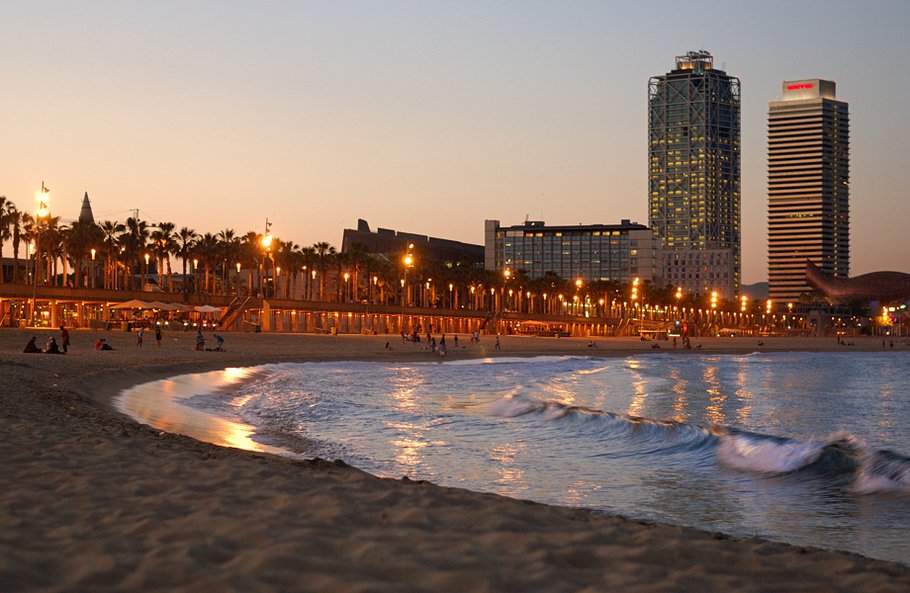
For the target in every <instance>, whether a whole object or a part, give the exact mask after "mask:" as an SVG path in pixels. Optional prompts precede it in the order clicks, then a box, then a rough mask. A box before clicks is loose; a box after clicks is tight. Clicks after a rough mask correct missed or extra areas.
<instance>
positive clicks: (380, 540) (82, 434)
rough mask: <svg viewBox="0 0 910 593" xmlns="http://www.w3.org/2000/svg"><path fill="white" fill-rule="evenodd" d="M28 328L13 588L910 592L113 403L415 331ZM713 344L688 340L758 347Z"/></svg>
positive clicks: (516, 342)
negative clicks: (210, 432)
mask: <svg viewBox="0 0 910 593" xmlns="http://www.w3.org/2000/svg"><path fill="white" fill-rule="evenodd" d="M30 333H36V332H28V331H21V330H10V331H6V330H4V331H0V370H2V373H3V377H4V383H6V384H7V386H8V389H5V390H4V394H3V395H2V396H0V406H2V407H0V412H2V414H0V428H2V430H0V435H2V439H0V441H2V442H3V443H4V444H3V445H0V453H2V455H0V460H2V461H0V470H2V472H3V473H2V474H0V475H6V476H7V477H8V479H9V484H10V486H9V487H8V488H6V489H4V490H5V492H3V493H2V495H0V509H2V510H0V512H2V513H3V515H4V521H2V522H0V523H2V526H0V551H2V552H3V554H0V557H2V558H3V559H2V560H0V576H2V577H3V581H4V582H6V583H11V584H12V585H11V588H10V589H8V590H12V591H28V590H36V589H41V590H47V591H65V590H74V589H83V590H87V589H90V590H97V591H156V590H160V591H184V590H186V591H190V590H198V589H199V588H200V587H208V588H213V587H215V588H217V587H219V586H220V587H229V586H237V583H243V584H244V585H243V588H244V589H246V590H249V591H275V590H284V591H296V590H301V591H303V590H336V591H348V590H351V591H354V590H363V589H364V588H368V589H370V590H377V591H382V590H388V591H393V590H401V589H402V588H404V589H408V590H414V591H430V590H434V591H439V590H452V591H454V590H488V591H500V590H515V589H516V588H518V589H523V590H535V591H575V590H582V589H584V588H586V587H587V588H590V589H591V590H602V589H607V588H612V587H620V588H632V587H634V588H636V590H641V591H686V590H691V589H692V588H693V587H697V588H700V589H702V590H725V591H767V590H786V591H800V590H831V591H859V590H864V591H895V592H896V591H906V590H910V567H907V566H904V565H901V564H895V563H889V562H884V561H878V560H872V559H868V558H864V557H861V556H857V555H854V554H848V553H842V552H829V551H824V550H817V549H806V548H797V547H793V546H789V545H787V544H780V543H773V542H767V541H761V540H752V539H749V540H735V539H732V538H727V537H726V536H722V535H719V534H711V533H707V532H701V531H698V530H694V529H688V528H682V527H676V526H671V525H656V524H650V523H642V522H638V521H632V520H628V519H624V518H622V517H612V516H604V515H600V514H597V513H593V512H589V511H584V510H579V509H571V508H563V507H551V506H546V505H541V504H537V503H530V502H527V501H521V500H514V499H509V498H505V497H500V496H497V495H493V494H481V493H476V492H470V491H466V490H459V489H455V488H447V487H440V486H436V485H433V484H429V483H424V482H416V481H412V480H407V479H401V480H389V479H382V478H378V477H375V476H372V475H369V474H366V473H365V472H362V471H360V470H357V469H355V468H351V467H348V466H345V465H344V464H339V463H333V462H328V461H323V460H312V461H301V460H294V459H289V458H283V457H278V456H274V455H269V454H263V453H251V452H246V451H242V450H238V449H229V448H223V447H217V446H215V445H209V444H206V443H203V442H200V441H196V440H194V439H190V438H189V437H183V436H180V435H175V434H170V433H167V432H166V431H161V430H160V429H153V428H152V427H149V426H145V425H139V424H137V423H135V422H133V421H132V420H130V419H127V418H125V417H123V416H122V415H120V414H119V413H117V412H116V411H114V410H113V407H112V406H111V398H112V397H113V396H115V395H116V394H117V393H119V392H120V390H121V389H124V388H127V387H131V386H134V385H136V384H138V383H142V382H147V381H154V380H158V379H163V378H167V377H171V376H174V375H179V374H185V373H195V372H204V371H209V370H217V369H220V368H224V367H228V366H255V365H258V364H267V363H274V362H306V361H319V360H339V359H350V358H356V359H358V360H371V359H376V360H385V361H388V360H405V359H407V360H431V359H430V358H429V357H430V356H431V355H429V353H425V352H422V351H421V350H414V349H410V350H409V349H408V348H409V347H410V346H411V345H410V344H405V345H403V344H401V343H400V342H392V344H393V348H394V350H392V351H391V352H388V351H385V350H384V348H383V345H384V343H385V340H386V338H385V337H379V338H380V339H378V340H377V339H375V338H376V337H369V336H332V337H327V336H285V335H282V336H269V335H263V334H257V335H253V334H247V335H234V334H231V335H228V336H227V337H228V350H229V351H228V352H226V353H212V352H192V346H191V341H192V335H187V334H179V335H172V336H168V338H169V341H168V343H166V344H165V345H164V346H163V347H162V348H161V350H160V351H159V350H156V349H154V348H149V347H148V346H146V347H145V349H144V350H139V349H137V348H135V346H134V344H133V342H132V336H131V335H130V334H123V335H122V336H120V335H117V336H111V334H110V333H109V332H98V334H99V335H105V336H106V337H108V338H109V341H112V342H114V346H115V348H117V350H115V351H114V352H108V353H101V352H95V351H92V350H90V344H91V343H93V342H94V335H93V333H92V332H88V331H86V332H82V331H79V332H73V333H74V344H75V345H77V348H76V349H74V351H72V352H71V353H70V354H69V355H67V356H59V357H57V356H50V355H48V356H43V355H42V356H35V355H25V354H21V353H20V351H21V346H22V344H24V342H25V341H26V340H27V339H28V336H29V335H30ZM112 338H113V339H112ZM523 340H525V341H523ZM527 340H534V338H530V339H527V338H514V339H512V338H510V337H503V340H502V341H503V352H502V355H503V356H516V355H524V356H535V355H540V354H570V355H583V356H589V355H592V354H595V355H598V356H627V355H630V354H644V353H647V352H649V350H645V347H646V345H639V344H636V343H635V342H632V341H626V342H616V343H611V344H605V343H604V342H605V341H600V342H599V343H600V344H601V349H599V351H598V352H596V353H592V352H591V351H589V350H588V349H587V348H585V342H584V341H581V340H578V341H572V340H561V341H559V342H555V341H549V342H546V341H543V342H542V341H540V340H539V339H538V341H536V342H534V341H527ZM488 341H489V342H490V345H492V340H488ZM147 342H148V341H147ZM723 342H725V343H723V344H719V345H718V346H717V348H716V349H715V348H710V349H709V347H708V346H707V345H706V347H705V348H704V349H703V350H701V351H699V352H698V353H699V354H708V353H712V352H726V353H740V354H745V353H748V352H751V351H754V350H755V348H754V344H753V343H752V341H751V340H750V341H749V343H748V344H746V343H745V342H743V343H741V344H739V345H738V346H739V349H738V350H737V349H735V348H732V346H733V345H732V344H731V343H730V342H729V341H728V339H723ZM766 343H767V342H766ZM721 346H723V348H721ZM782 346H784V347H783V348H781V349H786V350H790V349H798V348H794V347H790V346H789V345H788V344H782ZM874 346H875V344H869V345H868V348H867V349H868V350H870V351H874V350H879V349H878V348H875V347H874ZM766 349H769V350H770V348H766ZM811 349H819V350H821V349H825V350H835V349H836V348H833V347H829V346H825V345H823V344H818V345H817V348H811ZM450 352H451V351H450ZM663 352H664V353H666V352H667V351H666V350H664V351H663ZM490 354H491V353H489V352H486V351H483V350H481V349H478V350H477V351H475V352H464V353H461V352H457V353H455V354H453V356H452V357H456V358H457V357H459V356H463V357H467V356H472V357H476V356H487V355H490ZM108 355H113V356H108ZM112 517H113V519H111V518H112ZM88 533H92V534H93V535H92V537H91V538H88V535H87V534H88ZM87 538H88V541H90V542H91V543H90V544H89V545H86V544H87Z"/></svg>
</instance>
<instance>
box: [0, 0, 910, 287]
mask: <svg viewBox="0 0 910 593" xmlns="http://www.w3.org/2000/svg"><path fill="white" fill-rule="evenodd" d="M908 25H910V2H898V1H894V2H874V1H873V2H863V3H860V2H839V1H825V2H815V1H800V2H793V1H789V2H786V1H781V2H778V1H773V2H754V1H752V2H746V1H742V2H739V1H735V2H723V3H719V2H699V1H689V2H647V1H643V2H635V3H629V2H607V1H600V2H596V1H590V2H572V1H561V2H555V1H553V2H533V1H501V2H473V1H457V2H455V1H452V2H433V1H426V0H421V1H411V2H396V1H386V2H379V1H376V2H356V1H351V2H338V1H332V2H330V1H326V2H305V1H299V2H240V1H218V2H215V1H212V2H170V1H158V2H143V3H133V2H117V1H109V2H97V1H86V2H44V1H29V2H24V1H23V2H5V3H4V6H3V10H2V13H0V51H2V54H3V56H4V58H3V66H2V92H0V132H2V142H0V195H5V196H6V197H7V198H9V199H10V200H12V201H13V202H15V203H16V205H17V206H19V208H20V209H23V210H29V211H34V199H35V194H36V191H37V190H38V189H39V188H40V186H41V182H42V181H44V182H46V184H47V186H48V187H49V188H50V190H51V194H50V198H51V209H52V213H53V214H54V215H57V216H62V217H63V218H64V219H73V218H75V217H76V216H77V215H78V212H79V206H80V204H81V199H82V195H83V193H84V192H86V191H88V193H89V196H90V198H91V201H92V206H93V208H94V212H95V217H96V220H103V219H112V220H120V221H123V220H125V219H126V218H127V217H128V216H130V215H131V212H130V211H131V210H133V209H137V208H138V209H139V212H140V216H141V218H143V219H145V220H147V221H149V222H152V223H155V222H160V221H171V222H174V223H176V224H177V226H178V228H179V227H180V226H189V227H191V228H194V229H196V230H197V231H202V232H205V231H208V232H213V233H214V232H217V231H219V230H221V229H224V228H232V229H235V230H236V231H237V232H238V233H240V234H242V233H245V232H246V231H248V230H257V231H261V230H262V227H263V225H264V222H265V219H266V217H268V218H269V219H270V220H272V221H274V226H273V227H272V230H273V232H274V233H275V234H276V235H278V236H279V237H281V238H282V239H285V240H288V239H291V240H294V241H295V242H297V243H300V244H301V245H308V244H312V243H314V242H316V241H328V242H330V243H332V244H334V245H336V246H338V247H340V244H341V235H342V230H343V229H344V228H345V227H349V228H350V227H354V226H355V224H356V220H357V218H365V219H366V220H368V221H369V222H370V224H371V226H372V227H373V228H374V229H375V228H376V227H380V226H381V227H385V228H393V229H398V230H405V231H410V232H418V233H424V234H428V235H432V236H439V237H446V238H451V239H456V240H460V241H466V242H471V243H478V244H479V243H482V242H483V221H484V219H488V218H495V219H499V220H500V221H502V223H503V224H505V225H512V224H517V223H520V222H522V221H523V220H524V219H525V218H526V217H530V218H531V219H536V220H545V221H546V222H547V223H548V224H575V223H585V224H593V223H618V222H619V221H620V219H623V218H628V219H632V220H633V221H638V222H641V223H643V224H647V222H648V220H647V218H648V217H647V171H646V164H647V145H646V140H647V124H648V122H647V88H648V78H649V77H650V76H653V75H658V74H663V73H665V72H667V71H668V70H670V69H672V67H673V65H674V57H675V56H677V55H680V54H683V53H685V52H686V51H688V50H695V49H705V50H708V51H710V52H712V53H713V54H714V57H715V65H716V66H717V67H720V68H723V69H725V70H726V71H727V72H728V73H729V74H731V75H733V76H737V77H739V78H740V79H741V80H742V98H743V103H742V146H743V198H742V204H743V280H744V282H746V283H751V282H757V281H763V280H765V279H766V274H767V272H766V267H767V262H766V260H767V255H766V251H767V247H766V245H767V237H766V226H767V222H766V218H767V215H766V206H767V195H766V152H767V149H766V138H767V134H766V129H767V110H768V102H769V101H773V100H776V99H778V98H779V96H780V87H781V82H782V81H783V80H786V79H802V78H816V77H820V78H827V79H830V80H834V81H836V82H837V93H838V98H839V99H841V100H845V101H847V102H849V104H850V119H851V122H850V123H851V147H850V148H851V171H852V175H851V264H852V265H851V275H857V274H861V273H865V272H870V271H874V270H884V269H890V270H898V271H904V272H910V263H908V262H907V254H908V253H910V208H908V201H907V193H908V188H910V117H908V115H907V107H906V106H907V104H908V100H910V76H908V74H907V72H908V59H910V41H908V39H910V36H908V35H907V32H906V29H907V26H908ZM5 254H6V255H9V250H8V249H7V251H6V253H5Z"/></svg>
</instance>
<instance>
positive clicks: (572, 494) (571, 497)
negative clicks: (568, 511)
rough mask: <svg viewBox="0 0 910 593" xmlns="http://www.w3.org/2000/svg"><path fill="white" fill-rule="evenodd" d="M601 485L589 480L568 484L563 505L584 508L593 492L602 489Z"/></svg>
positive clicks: (564, 492)
mask: <svg viewBox="0 0 910 593" xmlns="http://www.w3.org/2000/svg"><path fill="white" fill-rule="evenodd" d="M601 486H602V485H601V484H598V483H596V482H591V481H587V480H579V481H576V482H572V483H571V484H567V485H566V488H565V490H564V491H563V494H564V495H565V498H564V499H563V501H562V504H565V505H569V506H583V505H584V504H585V502H586V500H587V498H588V497H589V496H590V495H591V493H592V492H596V491H597V490H600V489H601Z"/></svg>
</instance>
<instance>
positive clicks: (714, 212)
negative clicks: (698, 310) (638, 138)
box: [648, 51, 741, 299]
mask: <svg viewBox="0 0 910 593" xmlns="http://www.w3.org/2000/svg"><path fill="white" fill-rule="evenodd" d="M648 108H649V110H648V192H649V193H648V196H649V203H648V224H649V225H650V227H651V229H652V230H653V231H654V233H655V234H656V235H657V237H658V238H659V239H660V246H661V250H662V253H663V258H662V260H661V275H662V276H663V277H664V279H665V280H666V282H668V283H671V284H674V285H676V286H679V287H682V289H683V290H684V291H685V292H689V293H697V294H709V293H711V292H713V291H717V292H718V293H719V294H720V295H722V296H723V297H724V298H727V299H732V298H734V296H735V295H736V294H737V293H738V292H739V286H740V280H741V236H740V228H741V221H740V217H741V214H740V199H741V194H740V84H739V79H738V78H735V77H733V76H728V75H727V73H726V72H724V71H723V70H718V69H716V68H715V67H714V58H713V56H712V55H711V54H710V53H708V52H706V51H692V52H688V53H686V54H685V55H683V56H677V58H676V68H675V69H674V70H672V71H670V72H668V73H667V74H664V75H661V76H654V77H652V78H651V79H650V81H649V85H648Z"/></svg>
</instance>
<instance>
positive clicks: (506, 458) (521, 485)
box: [490, 443, 527, 495]
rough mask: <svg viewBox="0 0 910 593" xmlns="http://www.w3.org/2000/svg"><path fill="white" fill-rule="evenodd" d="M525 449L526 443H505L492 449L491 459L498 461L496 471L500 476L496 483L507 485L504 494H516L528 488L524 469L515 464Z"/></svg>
mask: <svg viewBox="0 0 910 593" xmlns="http://www.w3.org/2000/svg"><path fill="white" fill-rule="evenodd" d="M525 449H526V446H525V444H524V443H503V444H501V445H497V446H496V447H493V449H492V450H491V451H490V459H492V460H493V461H495V462H496V473H497V474H498V476H499V477H498V478H497V479H496V484H498V485H500V486H503V487H505V488H504V489H503V490H502V493H503V494H510V495H515V494H518V493H519V492H521V491H522V490H525V489H527V482H526V480H525V475H524V471H523V470H522V469H521V467H519V466H518V465H516V464H515V459H516V458H517V457H518V455H519V454H521V453H522V452H523V451H524V450H525Z"/></svg>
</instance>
